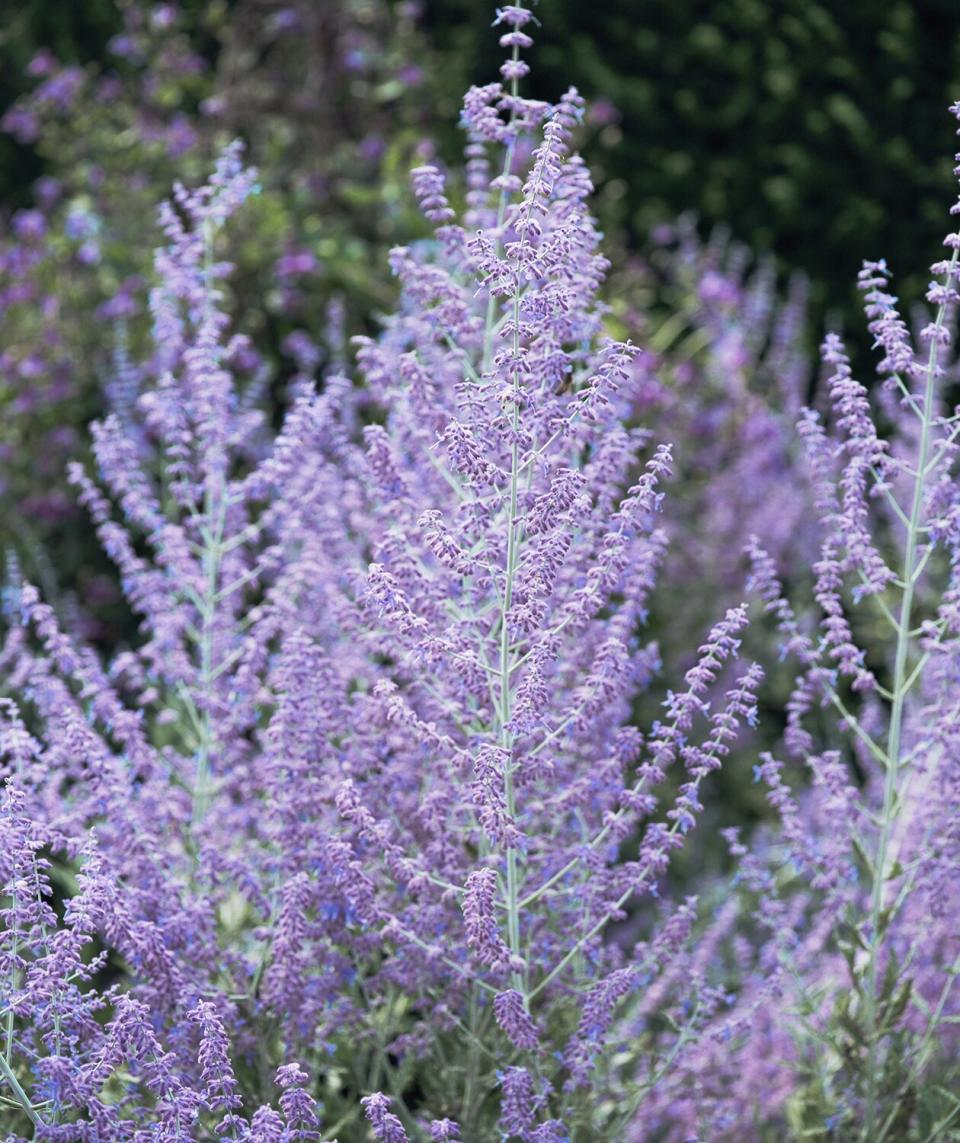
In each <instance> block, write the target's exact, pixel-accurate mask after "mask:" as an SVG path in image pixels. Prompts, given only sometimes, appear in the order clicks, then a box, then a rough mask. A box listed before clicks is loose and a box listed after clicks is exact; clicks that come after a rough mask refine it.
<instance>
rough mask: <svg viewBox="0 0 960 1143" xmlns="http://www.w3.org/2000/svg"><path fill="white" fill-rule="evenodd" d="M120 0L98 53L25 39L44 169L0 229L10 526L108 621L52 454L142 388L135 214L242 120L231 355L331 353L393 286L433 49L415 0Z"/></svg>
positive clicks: (31, 109)
mask: <svg viewBox="0 0 960 1143" xmlns="http://www.w3.org/2000/svg"><path fill="white" fill-rule="evenodd" d="M122 9H123V11H122V17H123V19H122V29H121V31H120V32H119V33H118V34H117V35H116V36H115V37H114V38H113V39H112V40H111V41H110V42H109V44H108V45H107V49H106V51H105V56H106V58H105V60H104V62H103V64H102V65H100V66H99V67H94V66H92V65H91V66H88V67H79V66H77V65H72V64H64V63H61V62H60V61H58V60H57V59H56V58H55V56H54V55H53V54H52V53H50V52H49V51H41V52H39V53H38V54H37V55H36V57H35V58H34V59H33V60H32V61H31V63H30V64H29V66H28V69H27V71H28V73H29V81H30V82H31V84H32V85H33V87H32V90H31V91H29V92H28V93H27V94H25V95H24V96H22V97H21V98H20V99H19V100H17V102H15V103H14V104H13V106H11V107H10V108H9V109H7V111H6V113H5V114H4V115H3V117H2V120H0V126H2V128H3V129H4V130H5V131H6V132H7V133H9V134H11V135H12V136H13V137H14V138H16V139H17V140H18V141H20V142H21V143H22V144H24V145H27V146H30V147H31V148H32V149H33V151H34V152H35V153H36V154H37V155H38V156H39V158H40V159H41V160H42V161H43V163H44V167H45V171H46V173H45V175H44V177H43V178H42V179H40V180H39V181H38V183H37V184H36V187H35V188H34V199H35V201H34V202H33V204H32V205H31V206H30V208H29V209H24V210H21V211H19V212H16V213H15V214H14V215H13V217H12V218H11V219H10V227H9V232H8V233H6V234H4V236H3V237H2V238H0V304H2V306H3V311H4V324H5V330H6V336H5V338H4V344H3V347H2V350H0V410H2V413H3V416H2V418H0V419H2V426H0V464H2V467H3V476H2V479H0V504H2V507H3V513H2V515H3V525H2V528H3V533H2V535H3V541H2V542H3V546H4V549H5V550H12V551H13V552H15V553H16V557H17V560H18V562H19V564H20V565H21V566H22V567H23V569H24V570H25V572H26V574H28V575H29V577H30V578H31V579H35V580H38V581H39V582H40V583H42V584H43V588H44V593H45V595H46V596H47V597H48V598H49V599H50V600H51V601H56V602H57V603H58V604H61V602H62V599H63V593H64V592H66V591H68V590H69V589H73V591H74V598H75V599H76V595H77V594H79V595H80V596H81V601H77V602H76V603H74V606H73V610H74V612H75V613H76V617H77V619H79V620H82V621H83V622H82V623H80V624H78V623H76V622H73V621H72V622H71V627H77V626H79V627H80V629H81V630H85V631H86V632H87V633H88V634H92V635H94V636H96V637H98V638H99V639H102V640H104V641H106V642H109V641H110V639H111V638H114V639H115V638H116V626H117V623H118V622H121V620H122V616H121V614H120V613H119V611H118V609H117V607H116V606H113V607H112V608H110V609H109V610H108V609H107V608H106V607H105V606H104V603H105V602H106V599H105V598H104V596H105V593H106V592H108V591H109V589H110V586H111V585H110V581H109V578H108V577H107V576H105V575H104V569H103V567H102V565H101V564H100V563H98V562H97V560H96V553H95V551H92V550H91V548H90V547H89V546H88V545H87V544H86V543H85V540H86V536H87V529H86V528H85V527H84V526H83V523H82V515H80V514H78V513H77V506H76V503H75V500H74V499H73V498H71V497H70V496H68V495H65V492H64V488H63V480H62V475H63V470H64V467H65V465H66V463H67V460H68V459H69V458H70V457H74V456H76V454H77V451H78V448H79V447H80V446H81V445H82V444H83V443H84V436H85V434H84V433H83V431H82V426H83V425H85V424H86V423H87V422H88V421H89V420H90V419H91V418H93V417H99V416H101V415H103V413H104V410H105V408H106V406H107V405H108V403H109V400H110V399H121V400H122V399H124V397H123V393H117V392H116V390H117V389H120V390H123V392H124V393H126V394H127V395H129V393H130V392H131V390H134V391H135V388H136V384H137V368H136V367H137V363H138V362H139V361H140V360H141V359H142V358H144V357H145V356H147V354H148V353H149V323H148V322H147V321H145V320H144V318H145V316H146V298H147V293H148V289H149V280H150V275H151V242H150V241H144V223H145V220H147V219H149V218H151V217H152V216H153V214H154V211H155V206H156V203H157V202H158V201H159V200H160V199H161V198H163V197H165V196H166V195H167V194H168V193H169V187H170V185H171V183H172V181H173V180H174V179H175V178H177V177H180V178H181V179H184V180H185V181H189V182H198V181H200V180H202V178H203V177H204V175H205V173H206V171H207V170H208V169H209V166H210V165H211V164H212V162H213V161H214V159H215V157H216V155H217V154H218V153H219V152H220V151H221V150H222V148H223V146H224V145H225V143H226V142H227V141H229V139H231V138H235V137H240V138H243V139H244V140H245V141H246V144H247V148H248V152H249V153H250V154H251V155H252V156H253V158H254V160H255V161H256V162H257V163H258V164H259V167H260V170H261V187H260V193H259V194H258V196H257V198H256V201H255V202H253V203H251V205H250V207H249V208H248V210H247V211H246V212H245V215H244V216H243V217H242V218H239V219H238V220H237V223H236V225H235V227H234V229H233V232H232V235H231V239H230V248H231V255H232V256H233V257H234V260H235V261H236V263H237V271H236V273H235V274H234V276H233V278H232V281H231V294H232V297H231V309H232V311H233V312H234V313H235V314H237V315H242V319H243V324H244V329H245V332H247V333H248V334H249V335H250V336H251V338H252V339H253V340H252V341H251V342H250V344H249V345H248V346H247V347H246V349H245V350H244V353H243V354H242V355H241V358H239V359H238V361H237V363H236V367H237V369H238V370H239V371H241V372H244V373H246V374H247V375H248V376H249V377H250V378H251V379H252V378H256V379H257V383H258V384H260V385H261V386H262V387H263V388H264V390H265V392H272V393H273V396H274V397H275V398H276V400H278V401H279V400H282V399H283V397H284V394H283V392H282V387H283V385H284V383H285V381H286V379H287V378H288V377H289V376H290V374H291V373H292V372H293V371H294V369H295V367H296V352H297V351H303V350H304V349H305V348H306V346H305V343H304V338H303V330H304V328H307V329H309V331H310V333H311V337H312V341H313V342H314V343H315V345H314V346H313V347H312V348H311V349H310V350H309V352H312V353H314V354H316V355H317V356H318V358H323V359H330V358H331V357H333V358H337V357H338V356H341V355H342V353H343V344H342V343H343V340H344V332H343V331H344V327H345V326H346V324H348V323H349V325H350V326H351V327H354V328H355V327H357V326H358V325H360V326H362V324H363V323H364V322H370V321H371V320H372V314H373V312H374V311H375V310H377V309H382V308H386V307H388V306H389V305H390V304H391V303H392V300H393V293H392V290H391V288H390V282H389V279H387V278H385V276H384V275H380V274H378V275H374V274H373V273H371V270H370V268H372V267H373V266H377V265H379V264H381V262H382V261H383V260H384V259H385V258H386V251H387V249H388V248H389V245H390V243H391V241H393V240H395V239H396V236H397V235H405V234H409V233H411V232H416V230H417V228H418V227H419V228H420V229H422V220H420V219H418V218H417V216H416V212H415V211H412V210H410V209H405V208H404V202H405V199H404V195H403V186H402V175H401V174H400V173H399V171H403V170H405V169H406V167H408V166H409V165H410V156H412V155H413V154H414V152H415V150H416V148H417V147H418V146H419V145H420V143H421V137H420V132H419V130H418V123H419V121H420V119H421V118H422V109H423V107H424V105H425V103H426V99H427V94H426V83H425V77H424V75H423V68H422V67H421V68H419V69H418V68H415V67H413V66H412V65H410V64H409V63H408V62H407V61H408V60H409V59H412V58H416V59H419V60H421V61H422V63H423V64H424V65H426V64H428V63H429V54H428V53H427V51H426V48H425V46H424V44H423V42H422V39H421V38H420V37H419V35H418V32H417V26H416V19H417V11H418V10H417V8H416V5H415V4H398V5H395V6H388V5H387V4H386V3H385V2H382V0H336V2H334V0H331V2H330V3H327V4H324V5H323V6H322V11H321V10H320V9H319V8H318V6H317V5H314V4H311V3H307V2H300V3H291V4H287V5H278V4H263V3H260V2H259V0H244V2H242V3H239V4H234V5H232V6H231V7H230V10H229V12H228V11H227V10H226V9H222V10H221V9H220V8H219V7H218V6H216V5H209V4H205V5H190V6H184V7H181V6H179V5H177V4H168V3H155V2H148V0H136V2H133V3H129V4H124V5H122ZM388 126H389V128H390V132H389V136H388V130H387V128H388ZM395 171H397V172H398V173H394V172H395ZM347 172H349V177H348V176H347ZM4 221H6V220H4ZM314 312H317V313H320V314H323V315H326V316H325V317H324V318H321V320H318V321H315V320H311V315H312V314H313V313H314ZM91 316H94V317H95V318H96V320H93V321H92V320H91ZM296 331H300V339H299V341H297V340H296V338H295V340H294V342H293V343H290V342H289V341H288V339H289V337H290V335H291V334H295V333H296ZM254 346H256V348H255V347H254ZM27 456H30V457H31V458H32V460H31V462H30V463H29V464H27V463H25V462H24V458H25V457H27ZM78 572H79V573H81V574H80V575H79V576H78ZM90 596H93V597H94V598H95V600H96V606H89V605H88V606H84V604H85V603H86V600H87V598H88V597H90ZM67 598H69V596H68V597H67ZM94 613H95V615H96V618H95V619H94Z"/></svg>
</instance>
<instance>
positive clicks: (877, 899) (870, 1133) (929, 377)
mask: <svg viewBox="0 0 960 1143" xmlns="http://www.w3.org/2000/svg"><path fill="white" fill-rule="evenodd" d="M957 260H958V251H957V250H954V252H953V257H952V258H951V260H950V266H949V270H948V272H947V280H948V281H952V280H953V275H954V272H955V270H956V266H957ZM946 311H947V305H946V302H942V303H941V304H940V306H939V307H938V310H937V316H936V320H935V322H934V325H933V330H932V335H931V338H930V350H929V355H928V358H927V366H926V377H925V384H924V397H923V408H922V414H923V419H922V422H921V427H920V440H919V443H918V446H917V462H916V465H915V466H914V472H915V474H916V475H915V478H914V485H913V498H912V503H911V506H910V516H909V519H908V522H907V526H906V537H905V540H904V550H903V564H902V573H901V581H902V584H903V587H902V592H903V594H902V597H901V602H900V614H899V619H898V625H897V646H896V652H895V657H894V668H893V699H892V702H891V707H890V730H889V734H888V737H887V750H886V755H887V758H886V765H885V773H884V783H883V808H882V811H881V816H880V835H879V838H878V841H877V850H876V862H875V865H874V878H873V891H872V894H871V900H870V919H869V935H868V947H867V974H866V975H867V981H866V983H867V991H866V1003H867V1013H866V1016H867V1030H868V1037H869V1039H868V1044H869V1056H868V1062H867V1107H866V1117H865V1122H864V1129H863V1138H864V1139H865V1140H873V1139H874V1138H875V1136H876V1126H877V1115H878V1107H877V1103H878V1076H877V1071H878V1062H879V1061H878V1055H879V1053H878V1048H879V1043H878V1039H879V1027H878V1025H879V1018H878V1017H879V1013H878V1011H877V1009H878V997H877V983H878V979H877V978H878V959H879V958H878V953H879V949H880V943H881V939H882V931H881V930H883V929H885V927H886V926H885V925H884V923H883V922H884V917H883V914H884V906H885V890H886V883H887V880H888V870H887V862H888V855H889V850H890V842H891V839H892V836H893V832H894V828H895V826H896V823H897V819H898V816H899V813H900V808H901V805H900V803H901V797H900V795H901V785H902V782H901V770H903V769H904V764H903V762H902V759H901V753H902V748H903V718H904V709H905V704H906V699H907V695H908V694H909V692H910V689H911V687H912V686H913V684H914V682H915V681H916V678H917V673H916V672H912V673H910V674H908V668H909V657H910V645H911V630H912V628H913V613H914V604H915V596H916V587H917V581H918V578H919V573H920V571H922V568H923V566H924V565H925V563H926V558H925V556H923V555H921V554H920V543H921V538H922V536H923V532H924V530H923V507H924V495H925V491H926V476H927V468H928V465H929V461H930V443H931V441H930V438H931V434H932V431H933V422H934V405H935V400H936V396H937V369H938V365H937V362H938V357H939V347H940V338H939V335H940V332H941V330H942V329H943V326H944V321H945V319H946Z"/></svg>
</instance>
